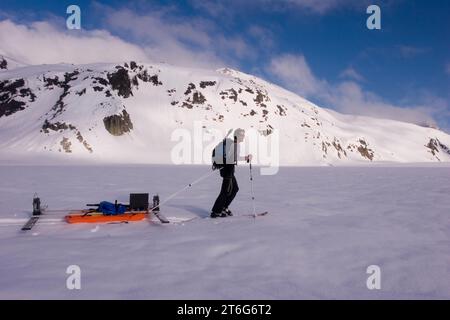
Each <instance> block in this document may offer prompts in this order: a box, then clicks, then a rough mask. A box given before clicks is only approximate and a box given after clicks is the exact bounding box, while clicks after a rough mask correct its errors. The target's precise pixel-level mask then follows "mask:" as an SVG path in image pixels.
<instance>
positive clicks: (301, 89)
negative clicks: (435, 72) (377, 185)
mask: <svg viewBox="0 0 450 320" xmlns="http://www.w3.org/2000/svg"><path fill="white" fill-rule="evenodd" d="M266 71H267V72H268V73H269V74H270V75H272V76H273V77H275V78H277V79H278V80H279V81H280V82H281V84H282V85H283V86H285V87H286V88H288V89H290V90H292V91H294V92H296V93H298V94H300V95H302V96H304V97H305V98H310V99H311V98H313V99H318V100H319V101H322V102H323V103H324V105H323V106H324V107H333V108H335V109H336V110H337V111H340V112H342V113H348V114H358V115H366V116H371V117H376V118H387V119H393V120H399V121H406V122H411V123H415V124H419V125H433V126H435V125H436V121H435V120H434V118H433V117H439V116H450V114H449V111H448V110H449V106H448V104H447V102H446V101H445V100H443V99H439V98H436V97H432V96H431V95H429V96H427V97H424V98H423V99H422V103H419V102H418V101H416V102H415V103H414V102H413V103H410V104H405V105H401V106H399V105H394V104H391V103H389V102H386V101H384V100H383V99H382V98H381V97H379V96H378V95H376V94H374V93H372V92H368V91H365V90H364V89H363V88H362V87H361V86H360V85H359V84H358V83H356V82H354V81H342V82H340V83H338V84H336V85H331V84H330V83H328V82H327V81H325V80H321V79H318V78H317V77H316V76H315V75H314V73H313V71H312V70H311V68H310V67H309V65H308V63H307V62H306V59H305V57H304V56H303V55H281V56H277V57H275V58H273V59H272V61H271V63H270V65H269V67H268V68H267V70H266ZM347 73H348V74H352V72H347ZM353 76H354V74H353Z"/></svg>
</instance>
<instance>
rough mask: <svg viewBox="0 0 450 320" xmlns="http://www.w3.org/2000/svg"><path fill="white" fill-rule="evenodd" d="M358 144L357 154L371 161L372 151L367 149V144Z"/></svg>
mask: <svg viewBox="0 0 450 320" xmlns="http://www.w3.org/2000/svg"><path fill="white" fill-rule="evenodd" d="M359 143H361V145H360V146H358V149H357V150H358V152H359V153H360V154H361V156H363V157H364V158H367V159H369V160H370V161H372V160H373V155H374V154H373V150H372V149H369V148H368V147H367V143H366V142H365V141H364V140H359Z"/></svg>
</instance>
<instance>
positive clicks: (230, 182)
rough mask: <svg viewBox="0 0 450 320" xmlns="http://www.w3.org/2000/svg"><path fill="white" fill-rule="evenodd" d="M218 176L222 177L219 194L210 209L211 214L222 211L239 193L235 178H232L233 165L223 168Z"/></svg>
mask: <svg viewBox="0 0 450 320" xmlns="http://www.w3.org/2000/svg"><path fill="white" fill-rule="evenodd" d="M220 175H221V176H222V178H223V181H222V188H221V189H220V194H219V196H218V197H217V199H216V202H215V203H214V206H213V208H212V212H215V213H220V212H222V210H223V209H225V208H228V206H229V205H230V204H231V202H232V201H233V199H234V197H235V196H236V194H237V193H238V191H239V186H238V183H237V181H236V177H235V176H234V165H230V166H228V165H227V166H225V168H224V169H222V170H221V172H220Z"/></svg>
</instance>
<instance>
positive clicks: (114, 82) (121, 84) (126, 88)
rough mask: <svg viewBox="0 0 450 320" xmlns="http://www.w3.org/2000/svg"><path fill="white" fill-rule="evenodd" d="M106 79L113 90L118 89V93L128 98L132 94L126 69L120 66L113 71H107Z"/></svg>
mask: <svg viewBox="0 0 450 320" xmlns="http://www.w3.org/2000/svg"><path fill="white" fill-rule="evenodd" d="M108 80H109V83H110V84H111V87H112V88H113V90H116V91H118V95H119V96H122V97H124V98H128V97H130V96H132V95H133V92H132V90H131V80H130V76H129V75H128V71H127V70H126V69H124V68H122V67H119V68H118V70H117V71H116V72H114V73H108Z"/></svg>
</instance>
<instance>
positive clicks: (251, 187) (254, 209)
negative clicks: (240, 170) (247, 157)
mask: <svg viewBox="0 0 450 320" xmlns="http://www.w3.org/2000/svg"><path fill="white" fill-rule="evenodd" d="M249 164H250V190H251V193H252V206H253V218H256V208H255V194H254V192H253V173H252V162H251V161H249Z"/></svg>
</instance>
